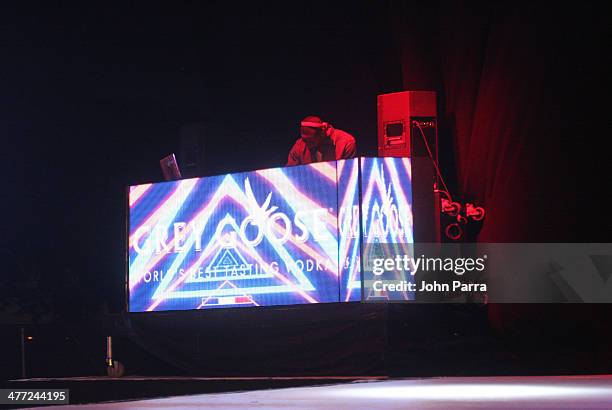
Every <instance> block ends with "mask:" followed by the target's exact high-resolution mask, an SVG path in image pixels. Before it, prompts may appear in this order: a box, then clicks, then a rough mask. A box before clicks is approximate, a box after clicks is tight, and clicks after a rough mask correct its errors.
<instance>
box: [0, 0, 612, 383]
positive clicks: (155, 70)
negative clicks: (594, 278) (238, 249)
mask: <svg viewBox="0 0 612 410" xmlns="http://www.w3.org/2000/svg"><path fill="white" fill-rule="evenodd" d="M0 53H1V56H2V61H1V63H0V135H1V138H2V150H1V152H2V156H1V160H0V163H1V165H0V167H1V172H2V175H4V176H5V178H4V186H3V189H2V194H1V195H2V198H1V203H2V210H3V215H4V218H3V220H2V234H1V235H0V255H2V256H1V258H2V261H3V262H4V263H3V267H4V269H3V270H2V272H0V278H1V279H0V291H1V292H2V294H1V298H0V323H4V324H7V325H9V324H16V323H26V324H32V323H42V322H45V323H54V322H55V323H62V326H67V328H70V329H76V328H79V326H81V327H80V328H82V326H85V325H83V323H88V324H91V321H92V320H94V321H95V319H93V318H97V317H100V315H104V314H106V313H111V314H112V313H118V312H121V309H122V307H123V304H124V293H123V281H124V246H125V239H124V236H125V235H124V229H125V187H126V186H128V185H130V184H138V183H143V182H150V181H159V180H161V179H162V178H161V172H160V169H159V162H158V161H159V159H160V158H161V157H163V156H165V155H167V154H169V153H171V152H176V153H177V154H179V164H180V163H181V160H182V158H181V156H180V150H181V145H180V135H181V129H183V130H184V129H188V130H189V129H197V130H199V131H198V132H199V134H198V135H200V136H201V137H202V139H203V140H205V152H204V154H203V158H202V162H201V164H200V166H201V168H200V170H198V171H199V173H200V174H201V175H212V174H220V173H226V172H233V171H241V170H252V169H258V168H265V167H272V166H279V165H283V164H284V163H285V161H286V155H287V152H288V150H289V148H290V147H291V145H292V144H293V142H294V141H295V139H296V138H297V128H298V127H297V124H298V121H299V120H300V119H301V118H302V117H304V116H306V115H309V114H317V115H320V116H322V117H323V118H324V119H326V120H329V121H330V122H331V123H332V124H334V125H335V126H336V127H338V128H341V129H343V130H346V131H348V132H351V133H352V134H354V135H355V136H356V137H357V141H358V150H359V154H360V155H374V154H376V152H375V148H376V95H378V94H381V93H386V92H393V91H400V90H404V89H407V90H414V89H433V90H436V91H437V92H438V95H439V104H438V105H439V106H438V111H439V126H440V129H439V132H440V147H439V149H440V157H441V161H442V164H441V166H442V169H443V172H444V174H445V175H446V178H447V180H448V181H447V182H448V183H449V186H450V188H451V190H452V191H453V193H454V194H456V195H457V197H458V198H464V199H470V200H475V201H477V203H478V204H482V205H483V206H485V207H486V208H487V211H488V216H487V221H486V222H485V225H484V226H483V230H482V232H481V237H480V240H483V241H498V242H503V241H523V242H530V241H531V242H537V241H550V242H554V241H567V242H571V241H576V242H595V241H602V242H608V241H609V234H610V232H612V229H611V227H612V225H611V222H610V218H609V217H608V216H607V205H606V203H607V201H609V199H608V198H607V197H608V196H609V195H607V191H608V190H609V186H610V182H611V181H610V172H609V157H610V155H609V153H608V149H607V145H606V142H607V139H608V138H609V132H608V131H609V127H608V125H609V113H608V112H607V109H608V107H609V103H608V100H607V99H608V93H607V77H608V71H609V69H608V67H609V55H610V53H609V19H608V18H607V17H606V13H604V12H603V11H602V10H600V9H598V8H597V7H596V6H595V5H594V4H590V3H587V2H581V3H580V4H578V5H576V4H575V5H571V6H566V5H562V4H560V3H559V4H535V5H524V4H519V3H516V2H500V3H495V4H490V3H484V2H483V3H472V2H469V3H468V2H465V3H464V2H427V4H425V3H423V2H399V1H384V2H339V3H336V2H332V3H331V4H327V3H323V2H320V3H318V2H286V3H280V2H279V3H266V4H256V3H246V2H245V3H231V2H206V3H204V2H167V3H151V2H137V3H133V2H129V3H128V2H124V3H97V4H89V3H87V4H85V3H77V2H75V3H59V4H47V3H42V2H41V3H27V2H26V3H19V5H18V6H8V5H6V4H3V6H2V10H1V12H0ZM521 309H523V308H521ZM521 309H518V310H521ZM602 309H603V308H602ZM502 310H503V309H502ZM516 310H517V309H512V311H513V312H515V311H516ZM600 313H601V312H600ZM600 313H597V312H596V313H595V315H598V314H600ZM513 315H514V313H513ZM527 315H528V316H531V314H530V313H528V314H527ZM515 316H516V315H514V316H513V317H515ZM561 316H564V317H567V315H566V314H565V313H563V314H561ZM494 317H495V318H496V319H495V320H496V321H497V322H496V323H498V324H499V323H506V322H504V320H506V319H504V318H505V317H507V316H505V315H504V314H503V313H502V314H500V313H499V311H497V312H496V315H494ZM596 317H597V316H596ZM572 320H575V321H579V318H578V317H574V318H573V319H572ZM515 322H516V320H515V319H513V321H512V323H515ZM518 323H521V321H520V320H519V321H518ZM68 324H73V325H74V326H72V325H71V326H72V327H70V326H68ZM601 324H602V323H601V322H600V323H599V325H601ZM599 325H598V326H599ZM91 326H92V328H95V325H94V324H91ZM66 332H68V330H67V331H66ZM66 332H65V333H66ZM68 333H69V332H68ZM73 333H74V332H73ZM77 333H78V332H77ZM552 333H554V332H552ZM552 333H551V334H552ZM83 350H84V351H86V350H88V349H86V348H84V349H83ZM88 360H89V359H88ZM75 372H76V370H75Z"/></svg>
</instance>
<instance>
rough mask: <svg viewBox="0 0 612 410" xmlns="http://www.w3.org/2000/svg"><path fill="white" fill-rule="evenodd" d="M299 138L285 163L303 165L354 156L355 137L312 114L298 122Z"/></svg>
mask: <svg viewBox="0 0 612 410" xmlns="http://www.w3.org/2000/svg"><path fill="white" fill-rule="evenodd" d="M300 135H301V137H300V139H298V140H297V141H296V142H295V144H293V148H291V151H289V157H288V158H287V165H303V164H310V163H313V162H321V161H333V160H336V159H347V158H354V157H355V154H356V145H355V138H354V137H353V136H352V135H351V134H349V133H347V132H344V131H342V130H339V129H335V128H334V127H332V126H331V124H328V123H327V122H324V121H323V120H321V118H319V117H316V116H314V115H309V116H308V117H306V118H304V119H303V120H302V122H301V123H300Z"/></svg>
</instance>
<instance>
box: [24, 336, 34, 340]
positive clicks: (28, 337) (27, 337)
mask: <svg viewBox="0 0 612 410" xmlns="http://www.w3.org/2000/svg"><path fill="white" fill-rule="evenodd" d="M26 340H34V338H33V337H32V336H26Z"/></svg>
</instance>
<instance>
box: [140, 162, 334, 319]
mask: <svg viewBox="0 0 612 410" xmlns="http://www.w3.org/2000/svg"><path fill="white" fill-rule="evenodd" d="M337 195H338V192H337V174H336V163H335V161H333V162H327V163H318V164H311V165H304V166H297V167H288V168H274V169H266V170H260V171H253V172H245V173H236V174H229V175H222V176H214V177H205V178H195V179H186V180H181V181H172V182H163V183H156V184H146V185H138V186H132V187H130V192H129V202H130V204H129V207H130V212H129V267H128V282H129V310H130V311H131V312H143V311H158V310H183V309H206V308H219V307H246V306H269V305H286V304H300V303H318V302H338V301H339V283H338V276H339V269H338V222H337V218H338V215H337V209H338V207H337V203H338V199H337Z"/></svg>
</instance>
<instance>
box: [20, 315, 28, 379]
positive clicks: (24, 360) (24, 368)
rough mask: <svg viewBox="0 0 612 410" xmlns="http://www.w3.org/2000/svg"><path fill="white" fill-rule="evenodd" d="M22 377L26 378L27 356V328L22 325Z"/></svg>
mask: <svg viewBox="0 0 612 410" xmlns="http://www.w3.org/2000/svg"><path fill="white" fill-rule="evenodd" d="M19 334H20V335H21V378H22V379H25V378H26V358H25V329H24V328H23V326H22V327H21V331H20V332H19Z"/></svg>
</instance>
